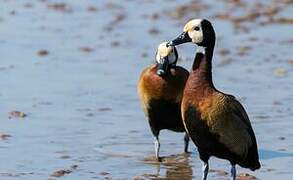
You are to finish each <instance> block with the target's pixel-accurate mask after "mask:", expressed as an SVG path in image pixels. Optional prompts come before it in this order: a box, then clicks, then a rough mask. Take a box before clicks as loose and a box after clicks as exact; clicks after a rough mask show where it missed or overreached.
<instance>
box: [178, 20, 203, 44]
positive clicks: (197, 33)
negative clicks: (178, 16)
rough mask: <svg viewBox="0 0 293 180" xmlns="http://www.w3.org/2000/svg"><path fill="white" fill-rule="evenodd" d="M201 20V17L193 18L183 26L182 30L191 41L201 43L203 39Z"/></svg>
mask: <svg viewBox="0 0 293 180" xmlns="http://www.w3.org/2000/svg"><path fill="white" fill-rule="evenodd" d="M201 22H202V19H193V20H191V21H189V22H188V23H186V25H185V26H184V29H183V31H184V32H187V33H188V35H189V37H190V39H191V40H192V42H193V43H201V42H202V41H203V31H202V26H201Z"/></svg>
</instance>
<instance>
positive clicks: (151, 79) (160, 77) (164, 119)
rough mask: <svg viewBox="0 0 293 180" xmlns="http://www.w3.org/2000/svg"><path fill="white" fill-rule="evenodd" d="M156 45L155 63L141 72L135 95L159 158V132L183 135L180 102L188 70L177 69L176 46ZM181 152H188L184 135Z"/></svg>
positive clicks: (187, 140)
mask: <svg viewBox="0 0 293 180" xmlns="http://www.w3.org/2000/svg"><path fill="white" fill-rule="evenodd" d="M166 44H167V42H164V43H162V44H160V45H159V47H158V51H157V54H156V63H155V64H153V65H151V66H149V67H148V68H146V69H144V71H143V72H142V74H141V76H140V79H139V82H138V94H139V97H140V101H141V104H142V107H143V110H144V113H145V115H146V118H147V120H148V122H149V125H150V128H151V131H152V133H153V135H154V140H155V153H156V158H157V160H158V161H160V160H161V159H160V157H159V149H160V142H159V133H160V130H162V129H168V130H172V131H175V132H185V129H184V125H183V122H182V118H181V111H180V106H181V99H182V95H183V89H184V86H185V83H186V80H187V78H188V75H189V73H188V71H187V70H186V69H184V68H182V67H180V66H176V63H177V59H178V53H177V50H176V48H175V47H171V46H169V47H167V46H166ZM184 142H185V147H184V151H185V152H187V150H188V142H189V137H188V135H187V133H185V137H184Z"/></svg>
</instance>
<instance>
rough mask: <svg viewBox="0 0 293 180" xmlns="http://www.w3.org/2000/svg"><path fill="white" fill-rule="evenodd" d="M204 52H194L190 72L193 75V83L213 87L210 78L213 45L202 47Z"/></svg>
mask: <svg viewBox="0 0 293 180" xmlns="http://www.w3.org/2000/svg"><path fill="white" fill-rule="evenodd" d="M203 48H204V52H196V54H195V58H194V62H193V65H192V72H191V74H192V75H193V76H194V81H195V82H194V84H197V85H200V86H202V87H212V88H214V84H213V80H212V58H213V51H214V45H212V46H210V47H203Z"/></svg>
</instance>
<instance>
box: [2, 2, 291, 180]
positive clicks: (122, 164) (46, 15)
mask: <svg viewBox="0 0 293 180" xmlns="http://www.w3.org/2000/svg"><path fill="white" fill-rule="evenodd" d="M65 2H66V3H65ZM0 3H1V6H0V54H1V60H0V87H1V88H0V101H1V106H0V107H1V108H0V123H1V125H0V133H1V139H0V159H1V163H0V179H55V178H58V177H56V176H63V175H64V178H67V179H134V178H137V179H156V178H162V179H164V178H166V179H167V178H173V179H199V178H200V176H201V174H200V169H201V167H200V166H201V162H200V161H199V158H198V155H197V152H196V148H195V147H194V145H192V144H191V146H190V151H191V154H188V155H186V154H182V152H183V134H176V133H172V132H169V131H163V132H162V133H161V136H160V137H161V143H162V145H161V154H162V155H163V156H164V159H163V162H162V163H158V162H156V161H155V159H154V156H153V155H154V153H153V142H152V136H151V133H150V131H149V128H148V124H147V122H146V121H145V119H144V116H143V113H142V111H141V109H140V106H139V102H138V98H137V94H136V83H137V79H138V76H139V74H140V72H141V71H142V69H143V68H145V67H146V66H148V65H149V64H151V63H153V61H154V53H155V48H156V46H157V45H158V44H159V43H160V42H161V41H163V40H168V39H171V38H173V37H174V36H176V35H177V34H179V33H180V31H181V27H182V25H183V24H184V22H186V20H187V19H189V18H191V17H199V16H202V17H210V19H211V20H212V21H213V22H214V25H215V29H216V32H217V36H218V40H217V44H216V50H215V56H214V62H213V64H214V69H213V74H214V81H215V85H216V86H217V87H218V88H219V89H221V90H223V91H225V92H227V93H231V94H234V95H235V96H236V97H238V98H239V99H240V100H241V102H242V103H243V104H244V106H245V107H246V109H247V111H248V113H249V115H250V118H251V121H252V124H253V127H254V130H255V133H256V136H257V139H258V143H259V149H260V156H261V164H262V169H261V170H259V171H256V172H250V171H249V170H246V169H241V168H239V167H238V172H239V173H242V175H243V176H244V175H245V174H243V173H249V174H250V175H251V176H250V177H249V176H248V177H242V178H243V179H249V178H253V177H252V176H254V177H256V178H258V179H276V178H279V179H290V178H291V177H292V176H293V169H292V167H293V142H292V137H293V133H292V127H293V123H292V116H293V111H292V105H293V98H292V97H293V91H292V88H293V79H292V73H293V72H292V70H293V59H292V48H293V39H292V27H293V26H292V18H293V14H292V12H293V11H292V9H293V8H292V2H290V1H278V2H277V1H272V2H271V1H264V2H261V1H257V2H254V1H247V2H246V1H219V2H217V3H215V2H213V1H207V2H203V1H202V2H201V1H195V2H194V4H191V3H190V1H179V0H178V1H176V0H164V1H159V2H157V1H153V0H144V1H133V0H129V1H119V2H116V1H99V2H94V1H83V2H81V1H70V2H68V1H64V2H63V1H49V0H47V1H46V0H45V1H41V0H40V1H25V2H23V1H8V0H1V1H0ZM225 12H228V14H229V16H227V14H226V15H225ZM255 12H262V13H260V14H257V13H255ZM178 50H179V54H180V56H181V61H180V62H179V64H180V65H182V66H184V67H186V68H187V69H189V68H190V66H191V63H192V58H193V53H194V50H195V47H194V46H192V45H186V46H184V47H183V46H181V47H179V48H178ZM12 111H21V112H24V113H26V115H27V116H26V117H24V118H17V117H10V118H9V116H10V115H9V112H12ZM210 166H211V169H212V170H211V172H210V175H209V176H210V177H211V178H213V179H227V178H228V174H227V173H228V172H229V164H228V163H227V162H226V161H223V160H219V159H214V158H212V159H211V165H210ZM56 171H57V172H56ZM54 172H55V173H54Z"/></svg>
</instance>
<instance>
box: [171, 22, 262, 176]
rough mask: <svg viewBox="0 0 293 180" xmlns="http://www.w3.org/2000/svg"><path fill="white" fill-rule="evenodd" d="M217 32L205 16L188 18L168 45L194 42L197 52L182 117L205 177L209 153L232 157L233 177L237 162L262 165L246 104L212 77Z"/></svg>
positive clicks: (210, 154)
mask: <svg viewBox="0 0 293 180" xmlns="http://www.w3.org/2000/svg"><path fill="white" fill-rule="evenodd" d="M215 41H216V34H215V31H214V28H213V26H212V24H211V23H210V22H209V21H208V20H206V19H194V20H191V21H189V22H188V23H187V24H186V25H185V26H184V29H183V33H182V34H181V35H180V36H178V37H177V38H176V39H174V40H173V41H170V42H169V43H168V46H176V45H179V44H182V43H187V42H192V43H194V44H197V45H198V46H199V47H200V48H199V49H200V50H201V51H198V52H196V55H195V59H194V62H193V65H192V70H191V72H190V75H189V78H188V80H187V82H186V86H185V89H184V92H183V99H182V104H181V111H182V118H183V122H184V126H185V128H186V131H187V133H188V134H189V136H190V137H191V139H192V141H193V142H194V143H195V145H196V146H197V148H198V152H199V155H200V159H201V160H202V161H203V179H206V178H207V174H208V169H209V164H208V160H209V158H210V156H215V157H218V158H222V159H227V160H228V161H230V163H231V165H232V168H231V178H232V179H235V178H236V168H235V165H236V164H238V165H240V166H242V167H244V168H249V169H251V170H256V169H259V168H260V163H259V157H258V150H257V143H256V138H255V135H254V132H253V129H252V127H251V123H250V121H249V118H248V115H247V113H246V112H245V109H244V108H243V106H242V105H241V104H240V102H238V101H237V100H236V98H235V97H234V96H232V95H228V94H225V93H222V92H220V91H218V90H217V89H216V88H215V87H214V84H213V81H212V57H213V50H214V46H215Z"/></svg>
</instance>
